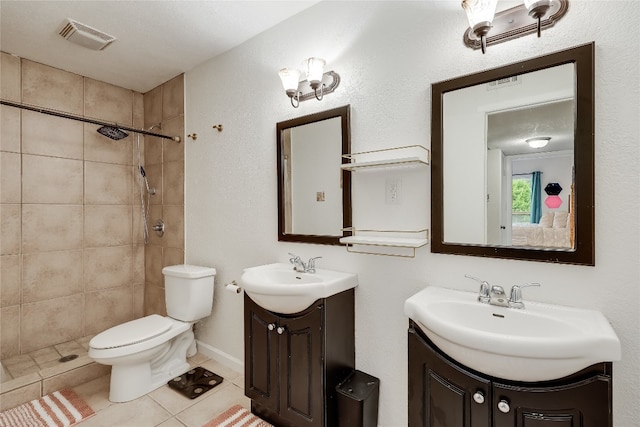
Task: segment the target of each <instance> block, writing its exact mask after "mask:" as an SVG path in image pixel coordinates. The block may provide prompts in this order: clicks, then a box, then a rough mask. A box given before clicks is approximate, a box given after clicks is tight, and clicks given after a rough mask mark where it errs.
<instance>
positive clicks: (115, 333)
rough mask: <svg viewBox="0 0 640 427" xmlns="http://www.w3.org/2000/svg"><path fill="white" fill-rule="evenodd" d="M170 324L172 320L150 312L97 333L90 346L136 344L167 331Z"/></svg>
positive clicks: (100, 347)
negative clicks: (147, 314)
mask: <svg viewBox="0 0 640 427" xmlns="http://www.w3.org/2000/svg"><path fill="white" fill-rule="evenodd" d="M171 326H172V322H171V320H169V319H168V318H166V317H162V316H159V315H157V314H151V315H149V316H146V317H141V318H139V319H135V320H131V321H129V322H126V323H123V324H121V325H117V326H114V327H113V328H110V329H107V330H106V331H104V332H101V333H99V334H98V335H96V336H95V337H93V339H91V343H90V346H91V347H93V348H95V349H108V348H118V347H124V346H128V345H132V344H138V343H141V342H144V341H147V340H150V339H152V338H154V337H157V336H158V335H161V334H163V333H165V332H167V331H168V330H169V329H171Z"/></svg>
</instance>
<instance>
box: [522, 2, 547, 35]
mask: <svg viewBox="0 0 640 427" xmlns="http://www.w3.org/2000/svg"><path fill="white" fill-rule="evenodd" d="M524 6H525V7H526V8H527V10H528V11H529V16H530V17H532V18H533V19H535V20H536V21H538V22H537V24H538V26H537V29H538V37H540V21H541V19H542V17H543V16H544V15H545V14H546V13H547V11H548V10H549V8H550V7H551V0H524Z"/></svg>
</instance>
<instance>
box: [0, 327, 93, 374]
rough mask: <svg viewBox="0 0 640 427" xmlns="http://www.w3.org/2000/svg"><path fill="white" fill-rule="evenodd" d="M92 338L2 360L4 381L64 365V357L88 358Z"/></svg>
mask: <svg viewBox="0 0 640 427" xmlns="http://www.w3.org/2000/svg"><path fill="white" fill-rule="evenodd" d="M91 338H92V337H91V336H88V337H82V338H78V339H76V340H72V341H68V342H64V343H61V344H56V345H53V346H50V347H45V348H41V349H39V350H35V351H32V352H31V353H27V354H21V355H18V356H13V357H9V358H7V359H4V360H2V367H3V370H4V374H3V375H2V381H8V380H12V379H15V378H20V377H22V376H25V375H29V374H33V373H39V372H40V371H41V370H43V369H49V368H52V367H56V366H60V367H61V368H62V367H63V366H62V365H64V362H60V359H61V358H62V357H64V356H69V355H73V354H75V355H78V357H84V356H87V352H88V350H89V341H90V340H91Z"/></svg>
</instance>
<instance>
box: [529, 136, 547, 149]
mask: <svg viewBox="0 0 640 427" xmlns="http://www.w3.org/2000/svg"><path fill="white" fill-rule="evenodd" d="M549 141H551V137H550V136H536V137H535V138H529V139H526V140H525V142H526V143H527V144H529V147H531V148H542V147H545V146H546V145H547V144H548V143H549Z"/></svg>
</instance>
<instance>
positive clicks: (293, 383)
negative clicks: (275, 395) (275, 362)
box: [278, 305, 325, 427]
mask: <svg viewBox="0 0 640 427" xmlns="http://www.w3.org/2000/svg"><path fill="white" fill-rule="evenodd" d="M322 315H323V310H322V305H318V306H317V307H315V306H314V307H313V308H311V309H310V310H308V311H305V312H304V314H303V315H302V316H300V317H295V318H286V319H280V325H279V326H280V327H281V328H283V329H280V330H278V332H282V334H281V335H280V358H281V362H280V369H281V370H282V373H281V386H280V402H281V405H280V415H281V416H283V417H285V418H287V419H288V420H290V421H292V422H293V424H294V425H296V426H318V427H321V426H323V425H324V420H323V414H324V404H325V402H324V401H325V397H324V396H325V394H324V389H323V387H324V383H323V380H322V377H323V356H322V354H323V348H322V333H323V331H322V323H323V322H322Z"/></svg>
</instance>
